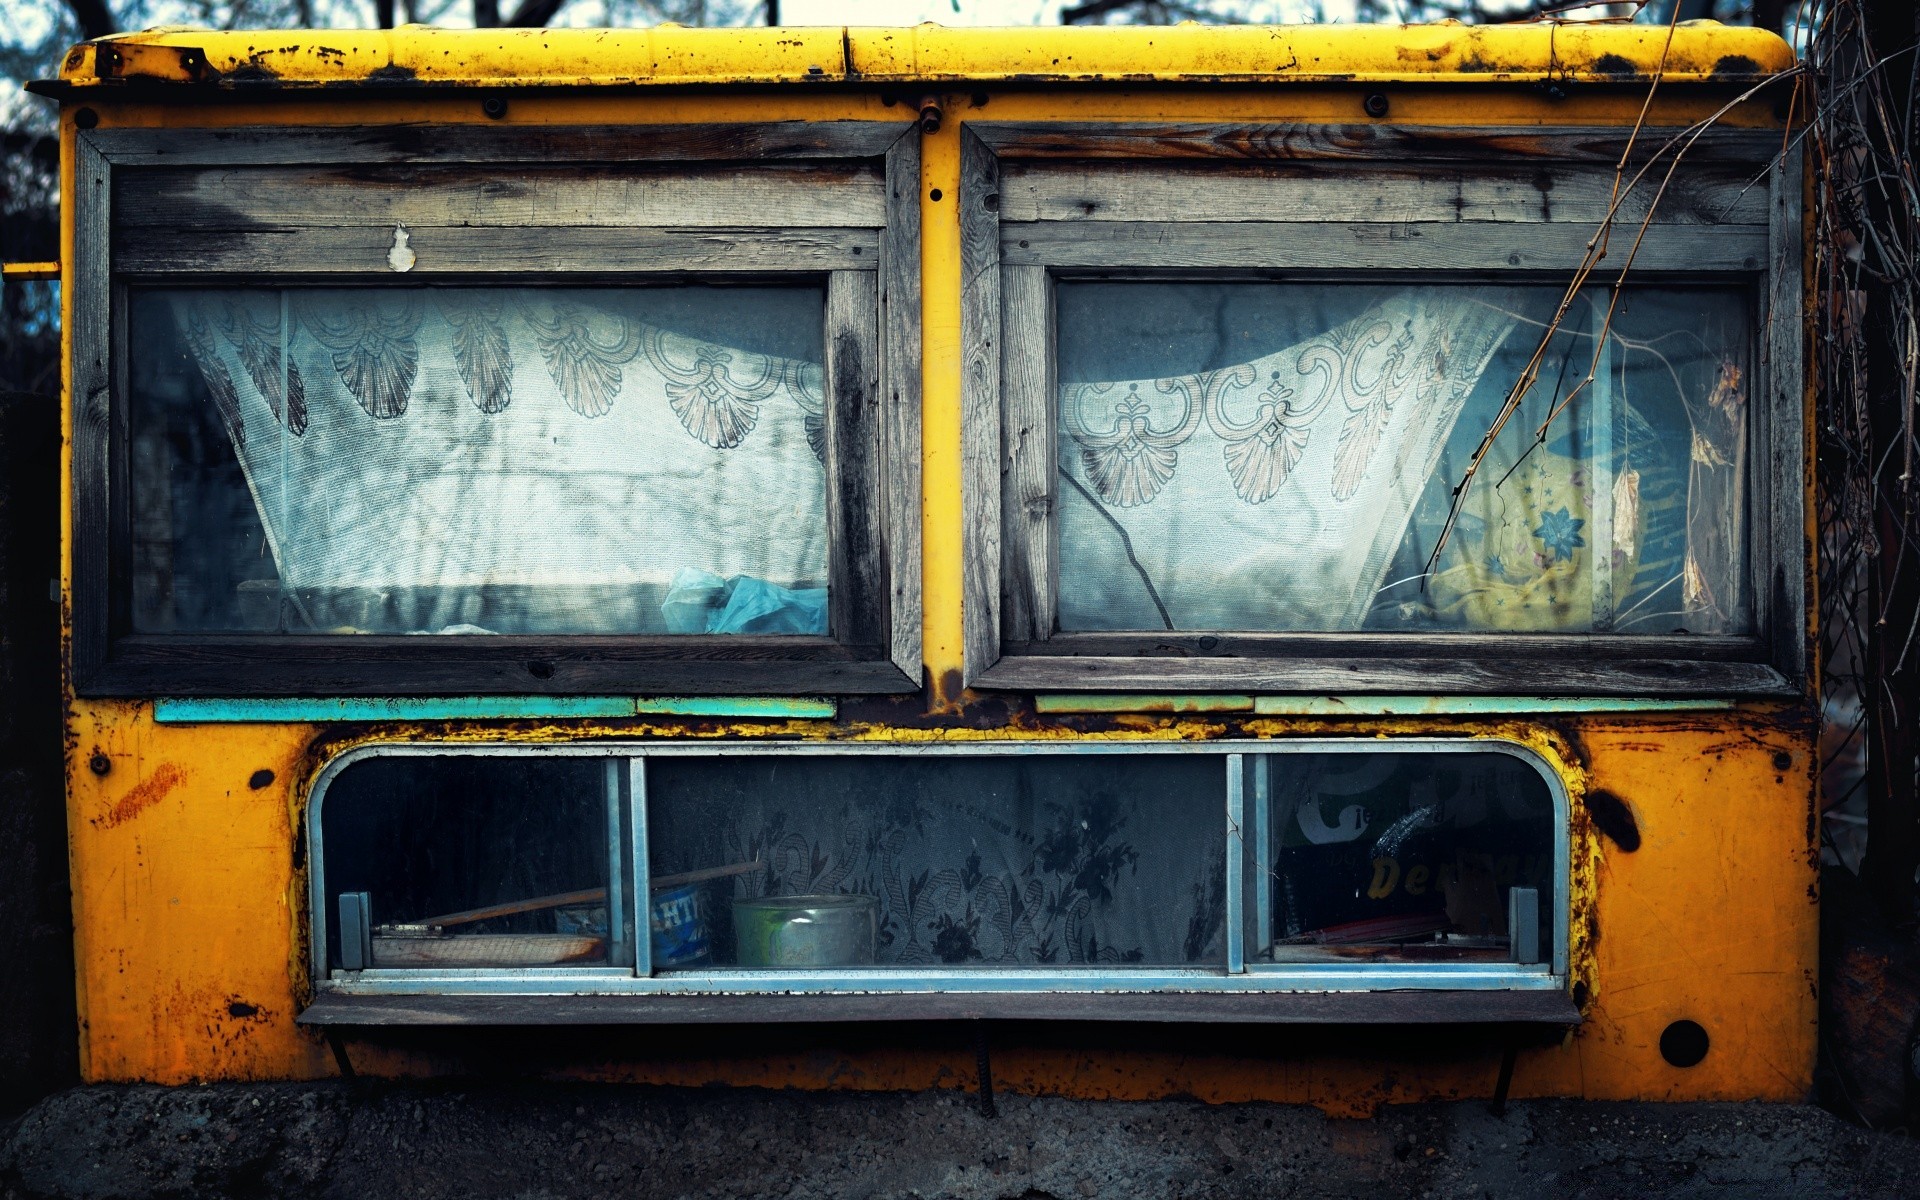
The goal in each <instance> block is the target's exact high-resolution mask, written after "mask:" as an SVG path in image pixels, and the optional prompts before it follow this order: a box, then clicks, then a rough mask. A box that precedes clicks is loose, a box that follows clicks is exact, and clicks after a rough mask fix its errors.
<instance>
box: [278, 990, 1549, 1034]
mask: <svg viewBox="0 0 1920 1200" xmlns="http://www.w3.org/2000/svg"><path fill="white" fill-rule="evenodd" d="M1582 1019H1583V1018H1582V1017H1581V1015H1580V1010H1579V1009H1578V1008H1577V1007H1575V1005H1574V1003H1573V1000H1572V999H1571V998H1570V997H1569V996H1568V995H1567V993H1566V992H1564V991H1559V990H1513V991H1376V992H1242V993H1220V992H1129V993H1120V994H1106V995H1095V994H1087V993H1074V992H973V993H955V992H944V993H943V992H933V993H886V994H877V993H824V994H819V995H791V994H781V995H742V994H738V993H735V994H730V995H677V996H661V995H654V996H607V995H582V996H553V995H538V996H533V995H523V996H500V995H493V996H472V995H468V996H450V995H432V996H390V995H379V996H369V995H347V994H342V993H337V992H323V993H321V995H320V996H319V997H317V998H316V999H315V1000H314V1002H313V1003H312V1004H311V1005H309V1006H308V1007H307V1009H306V1010H305V1011H304V1012H302V1013H301V1014H300V1016H299V1023H300V1024H302V1025H315V1026H326V1027H338V1026H438V1025H485V1026H499V1025H697V1024H754V1025H760V1024H809V1023H833V1022H872V1021H971V1020H1021V1021H1142V1022H1155V1023H1160V1022H1164V1023H1177V1024H1192V1023H1223V1024H1232V1023H1241V1024H1267V1025H1422V1024H1434V1025H1498V1024H1506V1025H1561V1026H1568V1025H1578V1024H1580V1023H1581V1021H1582Z"/></svg>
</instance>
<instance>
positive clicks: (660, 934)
mask: <svg viewBox="0 0 1920 1200" xmlns="http://www.w3.org/2000/svg"><path fill="white" fill-rule="evenodd" d="M706 899H707V888H706V884H704V883H689V884H686V885H684V886H682V887H675V888H662V889H661V890H659V891H657V892H655V893H653V899H652V903H650V904H649V905H648V906H647V924H648V925H649V926H650V927H651V929H652V938H653V966H654V969H655V970H659V969H661V968H663V967H692V966H698V965H699V964H701V963H704V962H706V961H707V955H708V953H709V950H710V947H709V945H708V942H707V903H706Z"/></svg>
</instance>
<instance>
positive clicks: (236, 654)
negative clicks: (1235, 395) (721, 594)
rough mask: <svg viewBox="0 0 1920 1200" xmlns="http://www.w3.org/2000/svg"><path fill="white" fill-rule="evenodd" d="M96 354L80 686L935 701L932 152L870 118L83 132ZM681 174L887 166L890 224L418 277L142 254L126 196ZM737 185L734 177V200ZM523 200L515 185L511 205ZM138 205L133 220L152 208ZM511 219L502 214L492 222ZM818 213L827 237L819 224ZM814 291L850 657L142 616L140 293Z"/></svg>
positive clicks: (530, 247) (78, 444) (473, 258)
mask: <svg viewBox="0 0 1920 1200" xmlns="http://www.w3.org/2000/svg"><path fill="white" fill-rule="evenodd" d="M75 151H76V160H75V161H76V168H77V171H76V185H75V191H74V195H75V212H74V251H75V271H74V274H73V277H72V284H71V287H72V295H71V297H70V299H71V311H72V321H71V339H72V340H71V345H72V395H73V397H74V403H73V414H74V415H73V440H72V452H73V480H72V495H73V539H72V545H73V633H72V669H73V674H72V678H73V683H74V688H75V690H76V692H77V693H78V694H81V695H96V696H150V695H326V694H369V695H405V694H416V695H431V694H446V693H461V694H465V693H508V694H526V693H534V694H540V693H544V694H556V693H561V694H563V693H577V692H614V693H623V692H653V693H668V694H702V693H706V694H715V693H760V694H769V693H771V694H781V693H829V694H831V693H862V692H867V693H871V692H911V691H917V690H919V688H920V686H921V603H920V564H919V560H920V336H919V329H920V283H919V270H920V230H919V191H920V188H919V182H920V166H919V162H920V149H919V139H918V133H917V130H914V129H907V130H904V131H903V130H902V128H901V126H900V125H898V124H892V123H883V122H868V121H831V122H803V121H790V122H771V123H760V124H698V125H652V126H629V127H618V128H606V127H592V128H563V127H554V128H545V129H529V128H515V127H500V126H443V127H438V128H433V129H421V128H418V127H405V126H403V127H392V128H364V127H362V128H350V129H337V128H336V129H328V128H283V127H274V128H264V129H245V128H241V129H222V130H167V131H150V130H136V129H128V130H99V129H96V130H91V131H85V132H81V133H80V134H79V135H78V136H77V138H76V147H75ZM423 164H433V165H436V166H444V165H457V166H463V167H471V168H473V171H474V174H475V176H477V177H479V178H481V179H483V180H484V179H485V178H486V177H487V176H491V175H495V174H497V175H498V176H499V177H500V178H502V179H510V178H511V177H512V172H513V171H514V170H515V169H516V168H518V167H531V166H534V165H536V164H537V165H539V166H540V167H543V168H546V169H549V170H550V169H551V168H552V167H553V166H554V165H556V164H560V165H566V166H580V167H583V168H585V167H620V166H641V165H644V166H648V167H654V166H660V167H665V168H667V169H669V170H671V169H672V168H674V167H675V166H676V165H678V166H683V167H685V168H686V169H688V170H689V171H693V170H695V169H702V170H707V169H713V168H720V169H721V170H722V171H723V172H733V173H736V174H737V173H738V172H743V171H744V172H752V171H757V170H767V171H769V172H784V173H786V174H787V175H789V176H791V177H796V178H802V177H804V176H805V175H806V173H807V172H808V171H810V170H812V169H816V168H820V169H826V168H832V167H835V166H838V167H843V168H844V167H857V168H859V169H860V170H861V171H863V172H866V173H868V174H869V175H871V174H872V173H873V172H874V171H875V169H876V168H878V171H879V173H880V174H881V175H882V180H881V183H880V186H881V188H882V189H883V191H882V195H883V196H884V201H883V203H882V205H881V206H880V207H881V209H882V211H883V212H884V218H883V221H882V222H880V223H875V222H872V221H871V220H869V221H868V222H866V223H864V224H860V225H852V224H849V222H848V221H847V214H846V212H845V211H844V206H837V205H836V204H835V202H834V200H835V197H836V196H840V195H842V194H843V193H841V192H839V191H836V190H835V189H832V188H824V187H823V188H818V189H814V190H815V191H817V192H818V193H819V194H818V195H814V194H812V193H811V192H809V193H807V194H801V193H799V192H798V191H797V190H796V192H795V193H794V195H793V198H792V203H788V204H784V205H783V206H782V207H784V208H786V209H788V210H789V211H790V212H791V211H794V210H798V211H799V212H800V213H801V214H802V215H803V216H806V217H809V218H815V219H811V220H808V221H805V222H792V221H790V222H789V223H788V224H786V225H785V226H775V225H769V226H765V227H757V228H741V227H729V228H717V227H713V225H712V223H711V222H703V221H698V220H694V221H688V222H686V223H685V225H684V226H681V225H673V226H669V225H664V224H662V223H661V221H660V218H659V217H658V216H654V217H652V218H651V219H648V218H647V215H646V214H644V213H641V214H636V216H635V217H634V218H630V219H627V220H626V221H625V223H623V219H622V216H621V214H620V213H618V212H616V213H613V214H611V215H608V216H604V217H597V218H595V219H593V220H577V221H576V222H575V223H573V224H570V225H561V224H557V223H556V224H552V225H541V224H535V225H531V226H529V225H524V224H522V225H511V224H507V223H505V222H499V221H496V222H494V223H493V224H491V225H488V224H486V223H485V222H477V223H474V224H472V225H469V224H468V223H467V222H465V221H464V220H461V219H460V218H461V217H464V216H466V215H468V214H466V213H462V214H459V215H458V216H456V217H449V218H448V219H447V220H446V221H445V222H444V223H442V224H440V225H438V226H435V225H433V224H432V223H428V224H426V225H424V226H422V227H419V228H410V232H411V236H412V242H411V245H412V248H413V249H414V250H415V251H416V254H417V265H416V266H415V267H414V268H413V269H412V270H411V271H410V272H408V273H406V274H395V273H394V272H393V271H392V270H390V269H389V268H388V266H387V262H386V254H387V251H388V249H389V248H390V247H391V244H392V236H393V235H392V231H391V229H376V228H372V227H369V226H367V225H366V224H365V223H364V222H360V223H358V224H357V225H356V224H355V223H353V222H342V223H341V224H342V225H354V226H355V227H353V228H343V229H322V228H315V227H314V226H313V225H312V224H308V225H307V226H305V227H294V226H293V225H291V224H283V225H282V226H281V227H276V226H275V224H274V222H273V220H272V214H270V213H260V214H248V215H249V216H250V217H254V216H257V218H258V219H255V220H250V221H249V222H248V223H247V224H246V226H244V227H241V226H234V227H226V228H216V227H213V226H212V225H210V224H207V223H204V222H203V223H201V224H198V225H192V226H189V225H187V224H186V223H185V222H182V223H181V224H180V225H178V226H171V227H170V226H169V225H168V224H166V222H165V219H164V217H163V218H162V219H161V221H160V222H159V223H158V224H157V225H156V224H155V223H154V222H153V220H152V219H151V218H149V220H148V221H147V222H146V223H145V224H146V228H143V229H141V230H139V231H138V233H139V236H133V235H130V234H129V235H123V234H122V232H121V230H120V229H119V228H118V227H117V225H116V222H115V220H114V208H113V204H114V197H115V196H116V193H126V192H127V189H129V188H135V189H137V187H138V185H139V181H140V178H141V176H140V172H141V171H143V170H151V169H174V168H182V167H185V168H204V169H208V170H228V169H234V170H243V169H250V168H274V167H298V168H325V167H351V168H353V169H355V170H381V169H389V168H390V169H393V170H395V171H404V170H406V169H409V168H412V167H415V166H419V165H423ZM709 186H712V187H715V188H722V187H725V186H726V183H725V180H724V178H722V179H720V180H718V181H716V182H714V183H712V184H710V185H709ZM503 190H504V191H506V192H508V193H509V194H511V192H512V191H513V189H511V188H509V189H503ZM137 197H138V192H137V190H136V191H135V192H134V193H133V194H132V195H130V196H128V195H123V197H122V200H123V203H129V204H132V203H137ZM491 202H492V197H491V196H490V195H485V194H483V195H482V196H481V197H480V198H479V199H476V200H475V201H474V204H475V205H476V206H479V205H485V204H488V203H491ZM816 214H817V217H816ZM635 275H645V276H646V277H648V278H649V280H659V281H672V280H675V279H686V278H708V279H711V278H715V277H717V276H724V277H729V278H732V279H734V280H742V281H744V280H750V279H753V278H755V277H760V278H763V279H764V278H781V279H796V278H815V279H822V280H824V281H825V284H826V288H827V326H828V334H829V336H828V337H827V340H826V345H827V362H826V376H827V390H828V421H827V429H828V433H827V437H828V456H829V457H828V462H829V464H830V469H829V471H828V489H827V517H828V521H829V523H830V526H831V532H830V540H829V546H830V549H829V560H830V561H829V573H830V585H831V592H830V601H829V602H830V605H831V622H830V624H831V628H832V629H833V630H834V633H833V635H832V636H829V637H813V638H809V637H780V636H752V637H741V636H733V637H729V636H724V635H715V636H676V637H664V636H635V637H601V636H592V637H589V636H499V637H487V638H473V637H464V638H446V639H440V638H419V637H399V636H391V637H389V636H373V635H354V636H350V637H327V636H302V637H289V636H280V635H240V634H232V635H192V634H188V635H181V634H168V635H154V634H144V635H142V634H135V633H133V632H132V627H131V619H130V590H131V576H130V574H129V571H128V567H129V564H130V533H129V530H130V517H131V504H132V497H131V482H130V474H129V469H128V448H129V442H130V434H129V424H128V422H129V416H128V412H129V407H130V396H129V393H128V375H127V354H128V348H127V341H126V339H127V294H128V289H129V287H131V286H141V285H147V286H152V285H156V284H163V285H164V284H194V283H209V282H226V283H228V284H230V285H231V284H234V283H240V282H245V283H249V284H257V283H270V284H289V283H293V284H297V283H302V282H327V283H336V284H338V283H343V282H351V283H354V284H360V285H365V286H381V285H383V284H394V283H404V284H418V283H420V282H423V281H434V282H502V281H504V280H511V281H513V282H514V283H528V282H547V283H555V282H564V283H616V282H621V281H623V280H624V281H629V282H630V281H631V280H632V279H633V277H634V276H635Z"/></svg>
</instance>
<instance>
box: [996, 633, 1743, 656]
mask: <svg viewBox="0 0 1920 1200" xmlns="http://www.w3.org/2000/svg"><path fill="white" fill-rule="evenodd" d="M1001 649H1002V651H1003V652H1004V653H1006V654H1083V655H1093V656H1096V657H1099V656H1107V657H1114V656H1122V655H1124V656H1128V657H1149V658H1151V657H1159V658H1196V659H1200V658H1394V659H1399V658H1408V659H1413V658H1421V659H1441V660H1446V659H1458V658H1475V657H1480V658H1487V657H1500V656H1511V655H1514V654H1516V653H1519V654H1524V655H1525V656H1526V657H1528V658H1531V659H1534V660H1551V661H1556V662H1557V661H1559V660H1562V659H1595V660H1599V659H1611V658H1690V659H1700V660H1702V661H1706V662H1738V661H1747V662H1759V661H1762V660H1764V659H1765V657H1766V650H1767V647H1766V644H1765V643H1764V642H1762V641H1761V640H1760V639H1759V638H1756V637H1742V636H1702V635H1699V634H1687V635H1684V636H1678V637H1662V636H1658V635H1651V634H1628V635H1622V634H1609V633H1384V632H1380V633H1377V632H1371V631H1369V632H1364V633H1360V632H1354V633H1253V632H1247V631H1225V632H1216V631H1206V630H1184V631H1174V630H1152V631H1143V632H1138V633H1134V632H1118V633H1114V632H1098V633H1081V632H1075V633H1056V634H1054V635H1053V637H1052V638H1051V639H1048V640H1047V641H1046V642H1045V643H1044V644H1042V643H1038V642H1033V643H1015V642H1012V641H1009V642H1008V643H1006V644H1004V645H1003V646H1002V647H1001Z"/></svg>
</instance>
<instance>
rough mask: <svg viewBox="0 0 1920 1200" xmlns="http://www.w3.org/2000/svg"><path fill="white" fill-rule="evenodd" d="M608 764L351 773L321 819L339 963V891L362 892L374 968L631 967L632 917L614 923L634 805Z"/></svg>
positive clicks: (425, 761) (481, 759)
mask: <svg viewBox="0 0 1920 1200" xmlns="http://www.w3.org/2000/svg"><path fill="white" fill-rule="evenodd" d="M606 763H607V760H605V759H597V758H563V757H549V756H544V755H543V756H540V757H537V758H536V757H530V756H519V755H477V754H469V755H445V756H436V757H431V758H429V757H415V756H395V757H388V758H372V759H368V760H366V761H364V762H360V763H356V764H354V765H352V766H350V767H348V768H346V769H345V770H343V771H342V772H341V773H340V775H339V777H338V778H336V779H335V780H334V781H333V783H332V785H331V786H330V787H329V788H328V789H327V792H326V796H325V800H324V807H323V808H322V810H321V845H322V846H323V847H324V851H323V859H322V861H323V864H324V869H325V872H326V904H327V910H326V911H327V926H328V943H329V944H328V951H329V961H330V962H332V963H334V964H335V965H336V966H337V965H340V964H341V928H340V924H341V922H340V916H339V914H340V895H341V893H342V892H364V893H366V897H367V911H368V922H369V925H370V926H371V933H372V938H371V950H372V963H371V965H373V966H375V967H419V968H433V967H477V966H539V965H572V966H582V965H585V966H593V965H604V964H606V963H608V962H609V961H611V960H612V959H614V958H616V957H618V958H621V959H623V960H624V961H628V962H630V961H631V956H630V955H615V954H613V947H612V943H613V942H620V943H622V944H627V945H630V944H631V937H630V934H629V933H628V932H626V931H629V930H631V929H632V927H633V926H632V921H631V918H630V917H627V916H626V915H625V914H624V913H623V914H622V916H621V919H620V920H619V921H617V922H615V924H614V926H613V927H610V926H609V920H608V901H607V880H608V877H609V874H610V867H611V863H610V861H609V855H608V851H607V846H608V842H609V838H608V829H609V827H610V825H615V824H616V823H617V822H619V821H620V820H621V813H622V811H623V810H622V809H621V808H620V806H621V805H622V803H623V802H622V800H621V798H620V793H619V788H618V785H617V784H616V785H615V786H614V787H613V788H612V789H609V787H608V784H607V770H606ZM616 779H617V776H616ZM610 808H611V809H612V811H610ZM613 844H614V845H615V846H617V847H624V844H625V839H624V837H618V838H615V839H613ZM626 873H627V867H626V866H625V864H624V862H623V864H622V866H621V868H620V874H621V875H622V876H623V877H624V876H625V875H626ZM486 910H494V912H493V915H488V913H487V912H486Z"/></svg>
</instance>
